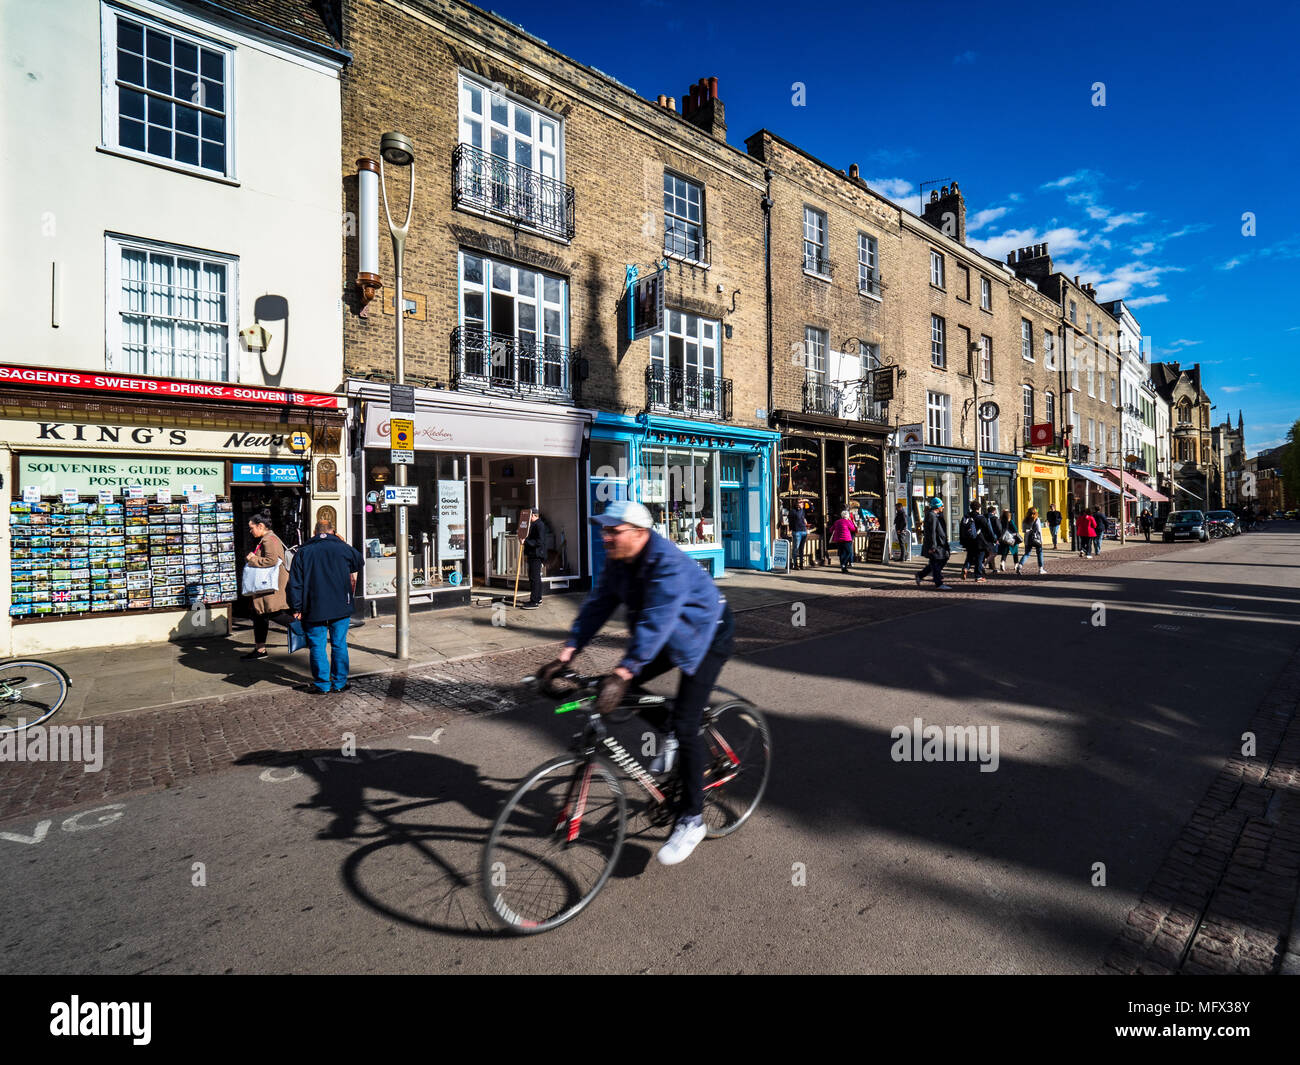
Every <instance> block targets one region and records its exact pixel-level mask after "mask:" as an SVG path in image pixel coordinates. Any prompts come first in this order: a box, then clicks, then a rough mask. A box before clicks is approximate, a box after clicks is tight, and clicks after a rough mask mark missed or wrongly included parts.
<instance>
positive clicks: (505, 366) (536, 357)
mask: <svg viewBox="0 0 1300 1065" xmlns="http://www.w3.org/2000/svg"><path fill="white" fill-rule="evenodd" d="M578 362H579V352H578V349H576V348H568V347H565V346H564V345H563V344H556V343H554V342H552V341H550V340H547V341H544V342H542V343H541V344H538V343H536V342H535V341H530V340H525V339H521V338H519V337H514V336H510V335H509V334H504V333H489V332H487V331H486V330H483V329H475V328H474V327H472V326H461V327H459V328H458V329H454V330H453V331H452V334H451V365H452V368H453V372H452V381H451V383H452V387H453V388H455V389H457V390H458V391H463V392H498V393H507V394H510V395H517V396H538V397H541V398H543V399H554V400H563V401H565V402H570V401H576V400H577V399H578V391H579V389H578V384H577V381H578V377H579V375H578V374H577V373H576V372H575V370H576V367H577V364H578Z"/></svg>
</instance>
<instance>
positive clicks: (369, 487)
mask: <svg viewBox="0 0 1300 1065" xmlns="http://www.w3.org/2000/svg"><path fill="white" fill-rule="evenodd" d="M365 467H366V468H365V497H364V505H363V511H364V513H363V515H362V518H363V530H364V535H363V539H364V551H363V554H364V555H365V556H366V567H365V576H364V580H365V594H366V596H367V597H371V598H373V597H376V596H386V595H395V594H396V592H397V529H396V513H395V511H396V508H395V507H389V506H387V505H385V503H384V488H385V486H387V485H390V484H395V483H396V473H395V470H394V469H393V466H392V464H391V455H390V453H389V452H388V451H386V450H385V451H381V450H377V449H374V448H371V449H369V450H367V451H366V452H365ZM466 473H467V469H466V465H465V459H464V457H463V456H460V455H446V454H438V453H436V452H431V451H417V452H416V453H415V464H414V465H412V466H409V467H408V468H407V483H408V484H410V485H414V486H415V487H416V488H418V490H419V497H420V501H421V505H420V506H418V507H408V508H407V533H408V536H409V546H410V552H411V588H412V590H422V589H426V588H434V587H445V586H453V587H454V586H457V585H460V584H463V583H465V582H466V581H467V580H468V577H469V524H468V521H467V513H468V511H467V507H466V485H465V475H466Z"/></svg>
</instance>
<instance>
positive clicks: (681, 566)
mask: <svg viewBox="0 0 1300 1065" xmlns="http://www.w3.org/2000/svg"><path fill="white" fill-rule="evenodd" d="M591 522H592V524H593V525H598V526H600V536H601V540H602V541H603V543H604V547H605V567H604V569H603V570H602V571H601V574H600V580H599V581H598V582H597V584H596V587H595V589H594V590H593V591H592V593H591V595H590V596H588V597H587V601H586V602H585V603H583V605H582V611H581V613H579V615H578V619H577V620H576V621H575V622H574V623H573V629H572V630H571V633H570V636H569V641H568V643H567V645H566V646H565V648H564V650H563V651H561V652H560V657H559V658H558V659H556V660H555V661H554V662H552V663H550V664H549V665H547V666H546V667H545V668H544V669H542V671H541V672H540V673H539V675H538V676H539V679H540V680H541V681H542V683H543V684H547V683H549V682H550V681H551V680H552V679H553V678H554V677H555V676H556V675H557V674H559V673H560V672H562V671H563V670H564V669H565V668H566V667H567V665H568V663H569V662H570V661H571V660H572V659H573V657H574V655H576V654H577V653H578V652H579V651H581V650H582V649H583V648H584V647H585V646H586V645H587V644H588V643H589V642H590V641H591V639H592V637H593V636H595V635H596V633H597V632H598V631H599V630H600V628H601V626H602V625H604V624H605V622H606V621H607V620H608V619H609V617H610V615H611V614H613V613H614V611H615V610H616V609H617V608H618V606H619V604H620V603H622V604H623V605H625V606H626V607H627V622H628V628H629V629H630V630H631V636H630V638H629V640H628V644H627V648H626V650H625V651H624V654H623V658H622V660H621V661H620V662H619V664H618V665H617V666H616V667H615V669H614V672H613V673H611V674H610V675H609V676H608V677H605V678H604V679H603V680H602V681H601V683H600V688H599V691H598V695H597V699H596V709H597V710H598V711H599V712H600V713H602V714H608V713H610V712H611V711H613V710H615V709H617V708H618V706H619V704H620V703H621V702H622V700H623V696H624V694H625V693H626V691H627V689H628V686H629V685H630V684H631V683H632V682H633V681H634V680H635V681H637V682H645V681H648V680H652V679H653V678H655V677H658V676H661V675H662V674H664V673H667V672H668V671H669V670H670V669H673V668H677V669H680V670H681V674H682V675H681V681H680V683H679V685H678V688H677V699H676V700H675V702H674V704H673V709H672V714H671V717H670V718H669V720H667V721H666V722H665V721H658V722H652V724H655V725H656V727H658V728H659V729H660V730H661V731H669V735H668V736H667V737H665V740H664V746H663V752H662V754H661V755H660V756H659V757H658V758H656V759H655V761H654V762H653V763H652V764H651V766H650V770H651V772H656V773H659V772H666V771H668V770H669V769H671V768H672V764H673V757H674V754H676V755H677V756H678V757H680V759H681V781H682V796H683V797H682V806H681V809H680V810H678V812H677V823H676V825H675V826H674V828H673V832H672V835H671V836H670V837H669V838H668V842H667V843H665V844H664V845H663V846H662V847H661V848H660V849H659V853H658V856H657V857H658V858H659V861H660V862H662V863H663V864H664V865H676V864H677V863H678V862H681V861H684V860H685V859H686V858H687V857H689V855H690V853H691V851H693V850H694V849H695V848H696V847H697V846H698V845H699V843H700V841H701V840H702V839H703V838H704V836H705V826H704V817H703V814H704V769H705V763H706V761H707V752H706V748H705V743H704V739H703V737H701V736H700V724H701V721H702V718H703V715H704V707H705V706H706V705H707V704H708V701H709V696H710V695H711V694H712V692H713V686H714V684H715V683H717V680H718V674H720V673H721V672H722V667H723V665H725V664H726V661H727V659H728V658H730V657H731V652H732V634H733V632H734V630H735V622H734V620H733V618H732V616H731V608H730V607H729V606H728V605H727V600H726V599H725V598H724V597H723V595H722V593H720V592H719V591H718V588H717V585H715V584H714V583H713V579H712V578H711V577H710V576H709V575H708V574H707V573H705V572H704V570H702V569H701V568H700V567H699V565H698V564H697V563H696V562H695V561H694V559H692V558H690V557H689V556H688V555H686V554H685V553H684V552H683V551H681V550H680V549H679V548H678V547H677V545H676V544H674V543H673V542H672V541H671V540H668V539H667V538H665V537H663V536H660V535H659V534H658V533H656V532H654V531H653V529H652V528H651V527H652V526H653V524H654V521H653V519H652V518H651V517H650V511H648V510H647V509H646V508H645V507H644V506H642V505H641V504H640V503H633V502H631V501H629V500H623V499H620V500H616V501H615V502H613V503H611V504H610V505H609V507H608V508H607V509H606V510H605V512H604V513H603V514H600V515H597V516H596V517H594V518H592V519H591ZM645 716H647V717H648V716H649V715H648V714H646V715H645Z"/></svg>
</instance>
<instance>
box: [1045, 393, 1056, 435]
mask: <svg viewBox="0 0 1300 1065" xmlns="http://www.w3.org/2000/svg"><path fill="white" fill-rule="evenodd" d="M1043 421H1045V422H1050V423H1051V425H1052V431H1053V432H1055V431H1056V396H1055V394H1053V392H1052V391H1051V390H1050V389H1049V390H1048V391H1046V392H1044V393H1043Z"/></svg>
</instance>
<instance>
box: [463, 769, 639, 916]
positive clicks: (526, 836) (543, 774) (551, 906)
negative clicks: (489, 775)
mask: <svg viewBox="0 0 1300 1065" xmlns="http://www.w3.org/2000/svg"><path fill="white" fill-rule="evenodd" d="M626 831H627V799H626V797H625V796H624V794H623V786H622V784H621V783H620V782H619V778H618V774H617V773H616V772H615V770H614V767H613V766H612V765H610V764H609V763H608V762H606V761H605V760H604V759H603V758H599V757H593V758H589V759H587V758H574V757H568V758H557V759H555V760H554V761H552V762H547V763H546V764H545V765H542V766H539V767H538V768H537V769H536V770H534V771H533V773H532V774H531V775H530V776H529V777H528V778H527V779H526V780H525V781H524V782H523V783H522V784H520V785H519V787H518V788H516V789H515V792H514V794H513V795H511V796H510V798H509V799H508V800H507V801H506V805H505V808H504V809H503V810H502V811H501V813H500V815H499V816H498V817H497V819H496V823H495V824H494V825H493V826H492V831H491V832H490V833H489V834H488V841H487V845H486V846H485V847H484V848H483V865H482V870H481V872H482V881H483V896H484V899H485V900H486V901H487V905H488V909H489V910H491V912H492V914H493V916H494V917H495V918H496V919H497V920H498V921H499V922H500V923H501V924H502V925H504V926H505V927H506V928H508V929H509V930H510V931H512V932H519V933H525V934H526V933H534V932H546V931H548V930H550V929H552V928H557V927H559V926H560V925H562V924H564V922H565V921H568V920H569V919H571V918H573V917H575V916H577V915H578V914H579V913H581V912H582V910H583V909H584V908H585V907H586V906H587V905H588V904H589V903H590V902H591V900H592V899H594V898H595V897H596V895H597V894H599V892H600V889H601V888H603V887H604V886H605V881H606V880H608V879H609V875H610V873H612V872H613V871H614V865H615V863H616V862H617V861H618V855H619V852H620V851H621V850H622V849H623V837H624V834H625V833H626Z"/></svg>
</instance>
